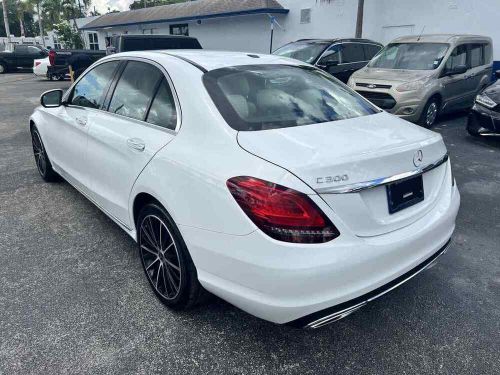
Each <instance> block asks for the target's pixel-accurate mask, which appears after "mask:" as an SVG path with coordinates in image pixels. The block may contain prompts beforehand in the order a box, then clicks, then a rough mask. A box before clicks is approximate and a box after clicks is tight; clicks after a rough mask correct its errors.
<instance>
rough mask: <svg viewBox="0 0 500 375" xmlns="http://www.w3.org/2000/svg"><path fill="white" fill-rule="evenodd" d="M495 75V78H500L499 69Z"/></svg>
mask: <svg viewBox="0 0 500 375" xmlns="http://www.w3.org/2000/svg"><path fill="white" fill-rule="evenodd" d="M495 77H497V79H500V70H497V71H496V72H495Z"/></svg>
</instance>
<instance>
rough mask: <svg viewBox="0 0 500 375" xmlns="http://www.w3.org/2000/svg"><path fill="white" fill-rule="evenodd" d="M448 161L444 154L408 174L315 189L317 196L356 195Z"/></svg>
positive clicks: (429, 169) (424, 171)
mask: <svg viewBox="0 0 500 375" xmlns="http://www.w3.org/2000/svg"><path fill="white" fill-rule="evenodd" d="M448 159H449V156H448V154H445V155H444V156H443V157H442V158H441V159H439V160H437V161H435V162H434V163H431V164H428V165H426V166H425V167H421V168H418V169H415V170H413V171H410V172H404V173H399V174H396V175H394V176H390V177H382V178H377V179H374V180H370V181H364V182H357V183H355V184H349V185H343V186H339V187H332V186H329V187H324V188H319V189H315V190H316V192H317V193H318V194H349V193H358V192H360V191H363V190H367V189H373V188H375V187H378V186H383V185H387V184H390V183H392V182H396V181H399V180H404V179H407V178H410V177H414V176H418V175H421V174H424V173H426V172H429V171H431V170H433V169H435V168H437V167H439V166H440V165H442V164H444V163H446V162H447V161H448Z"/></svg>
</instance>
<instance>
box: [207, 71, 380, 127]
mask: <svg viewBox="0 0 500 375" xmlns="http://www.w3.org/2000/svg"><path fill="white" fill-rule="evenodd" d="M203 82H204V84H205V87H206V88H207V91H208V92H209V94H210V96H211V97H212V99H213V101H214V103H215V105H216V106H217V108H218V109H219V111H220V113H221V114H222V116H223V117H224V119H225V120H226V122H227V123H228V124H229V125H230V126H231V127H232V128H233V129H236V130H240V131H255V130H267V129H279V128H286V127H293V126H301V125H309V124H319V123H323V122H330V121H337V120H345V119H349V118H354V117H360V116H367V115H371V114H374V113H377V112H378V110H377V109H376V108H375V107H374V106H373V105H372V104H370V103H369V102H368V101H367V100H365V99H364V98H362V97H361V96H360V95H358V94H356V93H355V92H354V91H352V90H351V89H349V88H348V87H347V86H345V85H344V84H342V83H340V82H339V81H337V80H336V79H335V78H333V77H331V76H329V75H328V74H326V73H324V72H322V71H320V70H318V69H315V68H312V67H305V66H303V67H299V66H289V65H277V64H273V65H246V66H237V67H230V68H222V69H216V70H212V71H210V72H208V73H205V75H204V76H203Z"/></svg>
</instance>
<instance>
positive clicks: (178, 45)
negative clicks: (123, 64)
mask: <svg viewBox="0 0 500 375" xmlns="http://www.w3.org/2000/svg"><path fill="white" fill-rule="evenodd" d="M159 49H201V45H200V43H199V42H198V40H197V39H195V38H186V39H184V38H124V40H123V50H122V51H121V52H127V51H150V50H159Z"/></svg>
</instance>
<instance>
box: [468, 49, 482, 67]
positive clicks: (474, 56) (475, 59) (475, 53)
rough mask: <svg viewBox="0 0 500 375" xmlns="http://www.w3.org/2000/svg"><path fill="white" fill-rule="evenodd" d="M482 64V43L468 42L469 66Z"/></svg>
mask: <svg viewBox="0 0 500 375" xmlns="http://www.w3.org/2000/svg"><path fill="white" fill-rule="evenodd" d="M481 65H484V54H483V45H482V44H470V67H471V68H475V67H477V66H481Z"/></svg>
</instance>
